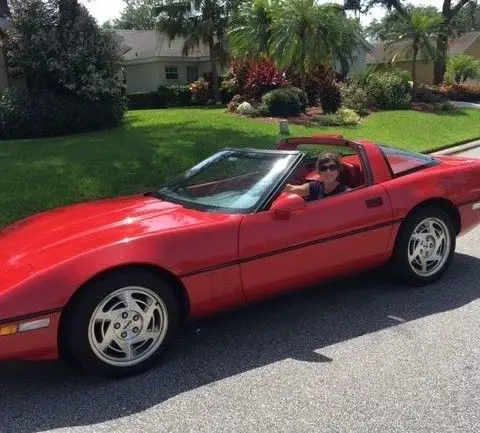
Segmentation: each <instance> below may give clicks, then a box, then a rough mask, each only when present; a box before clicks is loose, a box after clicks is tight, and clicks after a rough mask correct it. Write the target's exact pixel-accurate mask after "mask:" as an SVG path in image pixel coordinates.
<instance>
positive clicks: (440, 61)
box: [433, 23, 448, 85]
mask: <svg viewBox="0 0 480 433" xmlns="http://www.w3.org/2000/svg"><path fill="white" fill-rule="evenodd" d="M436 51H437V52H436V59H435V62H434V68H433V84H436V85H440V84H442V83H443V79H444V77H445V71H446V69H447V52H448V30H447V24H446V23H444V24H443V25H442V27H441V28H440V30H439V33H438V37H437V50H436Z"/></svg>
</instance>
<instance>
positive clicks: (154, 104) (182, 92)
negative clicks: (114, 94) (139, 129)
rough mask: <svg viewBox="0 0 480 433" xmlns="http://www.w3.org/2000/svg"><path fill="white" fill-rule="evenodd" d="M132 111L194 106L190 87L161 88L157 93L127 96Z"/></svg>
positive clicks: (140, 93) (139, 93)
mask: <svg viewBox="0 0 480 433" xmlns="http://www.w3.org/2000/svg"><path fill="white" fill-rule="evenodd" d="M127 100H128V108H129V109H130V110H145V109H152V108H166V107H186V106H190V105H194V103H195V101H193V99H192V96H191V93H190V88H189V86H160V87H159V88H158V91H157V92H138V93H131V94H129V95H127Z"/></svg>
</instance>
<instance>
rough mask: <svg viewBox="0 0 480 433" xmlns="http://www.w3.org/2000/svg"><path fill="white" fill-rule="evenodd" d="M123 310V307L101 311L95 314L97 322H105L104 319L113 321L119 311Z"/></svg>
mask: <svg viewBox="0 0 480 433" xmlns="http://www.w3.org/2000/svg"><path fill="white" fill-rule="evenodd" d="M122 311H123V308H122V309H119V310H114V311H99V312H98V313H97V315H96V316H95V321H96V322H103V321H110V322H113V320H115V319H116V318H117V316H118V314H119V313H121V312H122Z"/></svg>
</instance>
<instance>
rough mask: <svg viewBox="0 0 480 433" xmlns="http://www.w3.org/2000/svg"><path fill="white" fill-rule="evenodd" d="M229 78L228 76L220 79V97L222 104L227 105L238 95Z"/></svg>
mask: <svg viewBox="0 0 480 433" xmlns="http://www.w3.org/2000/svg"><path fill="white" fill-rule="evenodd" d="M231 78H232V77H231V76H230V75H229V74H226V75H223V76H221V77H220V86H219V90H220V97H221V101H222V104H227V103H228V102H229V101H231V100H232V98H233V97H234V96H235V95H236V94H237V93H238V89H237V86H236V85H233V84H232V82H231Z"/></svg>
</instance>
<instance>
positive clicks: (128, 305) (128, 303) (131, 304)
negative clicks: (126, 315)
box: [118, 290, 138, 311]
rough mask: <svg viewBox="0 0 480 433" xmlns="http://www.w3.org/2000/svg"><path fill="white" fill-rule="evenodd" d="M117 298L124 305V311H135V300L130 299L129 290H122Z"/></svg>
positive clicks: (130, 292) (136, 306)
mask: <svg viewBox="0 0 480 433" xmlns="http://www.w3.org/2000/svg"><path fill="white" fill-rule="evenodd" d="M118 297H119V298H120V299H121V300H122V301H123V303H124V304H125V309H126V310H130V311H137V310H138V304H137V302H136V301H135V299H134V298H133V297H132V291H131V290H124V291H123V292H122V293H120V294H119V295H118Z"/></svg>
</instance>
